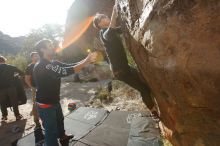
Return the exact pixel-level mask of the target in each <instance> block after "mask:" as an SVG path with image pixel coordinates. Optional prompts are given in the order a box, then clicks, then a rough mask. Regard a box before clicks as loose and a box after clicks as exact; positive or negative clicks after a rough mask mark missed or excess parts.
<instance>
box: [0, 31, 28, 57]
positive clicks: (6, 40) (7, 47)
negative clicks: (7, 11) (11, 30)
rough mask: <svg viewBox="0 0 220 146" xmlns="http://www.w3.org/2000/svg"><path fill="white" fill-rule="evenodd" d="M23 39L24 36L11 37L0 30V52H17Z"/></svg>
mask: <svg viewBox="0 0 220 146" xmlns="http://www.w3.org/2000/svg"><path fill="white" fill-rule="evenodd" d="M24 40H25V37H24V36H21V37H11V36H9V35H7V34H4V33H2V32H1V31H0V54H16V53H18V52H19V51H20V50H21V48H22V45H23V42H24Z"/></svg>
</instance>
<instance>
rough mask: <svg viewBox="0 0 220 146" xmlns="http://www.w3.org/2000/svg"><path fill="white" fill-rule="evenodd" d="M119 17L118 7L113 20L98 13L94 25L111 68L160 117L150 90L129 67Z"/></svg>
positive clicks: (113, 14) (114, 9) (112, 17)
mask: <svg viewBox="0 0 220 146" xmlns="http://www.w3.org/2000/svg"><path fill="white" fill-rule="evenodd" d="M117 16H118V12H117V7H116V6H114V8H113V12H112V16H111V19H110V18H109V17H108V16H106V15H104V14H99V13H97V14H96V15H95V17H94V19H93V25H94V27H95V28H97V29H99V30H100V39H101V41H102V43H103V44H104V46H105V52H106V54H107V57H108V60H109V62H110V68H111V70H112V72H113V75H114V77H115V78H116V79H118V80H120V81H123V82H125V83H127V84H128V85H130V86H131V87H133V88H135V89H136V90H138V91H139V92H140V93H141V96H142V100H143V102H144V103H145V104H146V105H147V107H148V108H149V109H150V111H151V113H152V114H153V115H154V116H157V117H158V114H157V112H156V107H155V104H154V101H153V99H152V97H151V91H150V88H149V87H148V86H147V85H146V84H144V82H143V81H142V80H141V79H140V77H139V75H138V74H139V73H138V71H137V70H136V69H134V68H132V67H131V66H129V65H128V60H127V56H126V52H125V48H124V46H123V43H122V40H121V38H120V36H119V35H120V34H121V33H122V31H121V29H120V27H117V26H116V19H117Z"/></svg>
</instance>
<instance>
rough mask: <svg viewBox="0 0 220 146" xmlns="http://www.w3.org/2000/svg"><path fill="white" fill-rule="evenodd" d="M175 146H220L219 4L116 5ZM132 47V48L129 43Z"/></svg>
mask: <svg viewBox="0 0 220 146" xmlns="http://www.w3.org/2000/svg"><path fill="white" fill-rule="evenodd" d="M118 4H119V6H120V9H121V17H122V19H123V21H124V23H125V24H126V28H127V29H128V33H127V38H128V39H126V40H129V41H130V42H131V43H130V49H129V50H130V52H131V54H132V55H133V57H134V59H135V61H136V63H137V65H138V67H139V69H140V71H141V73H142V75H143V76H144V78H145V80H146V81H147V83H148V84H149V86H150V87H151V89H152V91H153V93H154V95H155V98H156V100H157V103H158V106H159V108H160V112H161V117H162V121H163V122H164V123H165V125H166V126H167V127H168V128H170V129H171V130H172V131H173V132H174V134H173V139H172V142H173V143H174V144H175V145H183V146H193V145H202V144H203V145H210V146H214V145H215V146H217V145H219V144H220V106H219V104H220V15H219V14H220V1H219V0H197V1H195V0H142V1H138V0H133V1H131V0H130V1H129V0H118ZM127 44H129V42H127Z"/></svg>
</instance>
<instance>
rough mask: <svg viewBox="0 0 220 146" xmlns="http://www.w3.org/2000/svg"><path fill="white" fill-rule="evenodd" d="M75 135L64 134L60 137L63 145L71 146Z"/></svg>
mask: <svg viewBox="0 0 220 146" xmlns="http://www.w3.org/2000/svg"><path fill="white" fill-rule="evenodd" d="M73 137H74V136H73V135H66V134H65V135H64V136H63V137H62V138H60V144H61V145H62V146H69V141H70V139H72V138H73Z"/></svg>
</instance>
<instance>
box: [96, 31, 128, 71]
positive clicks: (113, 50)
mask: <svg viewBox="0 0 220 146" xmlns="http://www.w3.org/2000/svg"><path fill="white" fill-rule="evenodd" d="M120 33H121V30H120V28H108V29H102V30H101V31H100V38H101V40H102V42H103V44H104V46H105V51H106V54H107V56H108V59H109V62H110V64H111V68H112V71H113V72H114V73H118V72H122V71H128V70H129V65H128V60H127V56H126V53H125V49H124V46H123V44H122V40H121V38H120V36H119V35H120Z"/></svg>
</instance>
